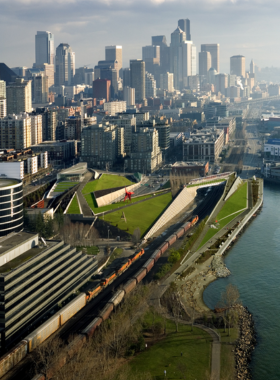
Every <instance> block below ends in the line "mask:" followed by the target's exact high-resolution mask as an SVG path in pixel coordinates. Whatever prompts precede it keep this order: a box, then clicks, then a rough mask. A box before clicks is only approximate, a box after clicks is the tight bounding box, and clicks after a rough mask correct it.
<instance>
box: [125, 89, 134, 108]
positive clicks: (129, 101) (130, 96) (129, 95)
mask: <svg viewBox="0 0 280 380" xmlns="http://www.w3.org/2000/svg"><path fill="white" fill-rule="evenodd" d="M123 100H124V101H126V105H127V107H130V106H134V105H135V88H131V87H128V86H125V87H124V88H123Z"/></svg>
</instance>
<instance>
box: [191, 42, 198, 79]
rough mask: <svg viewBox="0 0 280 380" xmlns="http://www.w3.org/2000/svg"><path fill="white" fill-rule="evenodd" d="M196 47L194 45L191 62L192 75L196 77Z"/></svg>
mask: <svg viewBox="0 0 280 380" xmlns="http://www.w3.org/2000/svg"><path fill="white" fill-rule="evenodd" d="M196 56H197V54H196V46H195V45H194V44H192V62H191V65H192V68H191V75H192V76H193V75H196V66H197V64H196Z"/></svg>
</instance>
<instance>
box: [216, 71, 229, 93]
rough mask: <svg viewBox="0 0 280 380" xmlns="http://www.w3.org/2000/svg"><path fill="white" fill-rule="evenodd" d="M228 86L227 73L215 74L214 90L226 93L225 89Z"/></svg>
mask: <svg viewBox="0 0 280 380" xmlns="http://www.w3.org/2000/svg"><path fill="white" fill-rule="evenodd" d="M227 88H228V75H227V74H217V75H216V76H215V91H216V92H220V93H221V94H223V95H226V89H227Z"/></svg>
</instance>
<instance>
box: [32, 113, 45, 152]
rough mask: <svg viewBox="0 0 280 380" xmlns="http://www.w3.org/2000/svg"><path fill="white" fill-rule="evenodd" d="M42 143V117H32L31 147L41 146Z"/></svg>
mask: <svg viewBox="0 0 280 380" xmlns="http://www.w3.org/2000/svg"><path fill="white" fill-rule="evenodd" d="M42 141H43V126H42V115H31V145H37V144H41V142H42Z"/></svg>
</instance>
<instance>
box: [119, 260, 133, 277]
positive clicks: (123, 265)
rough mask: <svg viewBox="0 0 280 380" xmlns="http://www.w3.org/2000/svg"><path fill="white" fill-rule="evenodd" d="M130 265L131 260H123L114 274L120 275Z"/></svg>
mask: <svg viewBox="0 0 280 380" xmlns="http://www.w3.org/2000/svg"><path fill="white" fill-rule="evenodd" d="M130 264H131V259H125V260H123V263H122V264H121V266H120V268H119V269H117V270H116V274H117V275H120V274H121V273H122V272H123V271H125V270H126V269H127V268H128V267H129V266H130Z"/></svg>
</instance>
